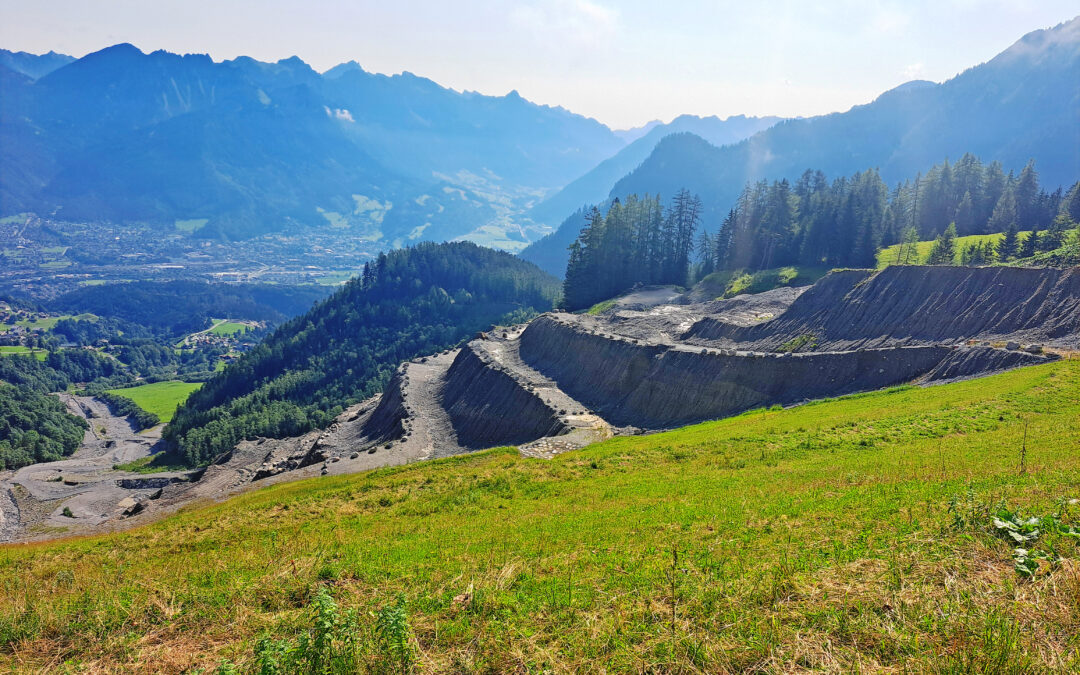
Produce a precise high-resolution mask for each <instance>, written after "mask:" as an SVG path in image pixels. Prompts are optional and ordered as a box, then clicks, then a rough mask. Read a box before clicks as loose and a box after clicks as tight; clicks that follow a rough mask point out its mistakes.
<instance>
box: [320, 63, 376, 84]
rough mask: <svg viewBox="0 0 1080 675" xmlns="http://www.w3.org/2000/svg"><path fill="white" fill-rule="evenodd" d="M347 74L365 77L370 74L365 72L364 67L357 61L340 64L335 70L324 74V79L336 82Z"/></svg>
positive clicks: (331, 69) (332, 69)
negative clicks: (357, 74)
mask: <svg viewBox="0 0 1080 675" xmlns="http://www.w3.org/2000/svg"><path fill="white" fill-rule="evenodd" d="M346 73H361V74H364V75H367V74H368V72H367V71H366V70H364V68H363V66H361V65H360V64H359V63H357V62H356V61H346V62H345V63H339V64H337V65H336V66H334V67H333V68H330V69H329V70H326V71H324V72H323V73H322V76H323V78H324V79H327V80H336V79H337V78H339V77H341V76H342V75H344V74H346Z"/></svg>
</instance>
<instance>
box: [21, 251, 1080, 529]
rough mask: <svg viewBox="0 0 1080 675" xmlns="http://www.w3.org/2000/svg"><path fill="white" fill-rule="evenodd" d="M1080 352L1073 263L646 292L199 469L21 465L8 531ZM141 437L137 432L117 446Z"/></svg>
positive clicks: (437, 358) (98, 520) (486, 348)
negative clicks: (714, 292)
mask: <svg viewBox="0 0 1080 675" xmlns="http://www.w3.org/2000/svg"><path fill="white" fill-rule="evenodd" d="M1078 348H1080V268H1072V269H1065V270H1060V269H1021V268H1008V267H987V268H958V267H919V266H896V267H889V268H886V269H884V270H881V271H871V270H844V271H835V272H832V273H830V274H828V275H827V276H826V277H824V278H823V279H821V280H820V281H818V282H817V283H816V284H814V285H813V286H809V287H804V288H779V289H776V290H772V291H768V292H765V293H760V294H756V295H744V296H737V297H735V298H731V299H723V300H714V301H710V302H695V301H691V298H690V296H688V295H686V294H680V293H675V292H671V291H670V289H668V290H665V291H664V292H657V291H656V290H655V289H644V290H642V291H640V292H635V293H630V294H628V295H627V296H625V297H623V298H620V299H619V300H618V301H617V302H615V303H614V305H613V306H612V307H610V308H609V309H607V310H606V311H603V312H599V313H597V314H595V315H594V314H587V313H586V314H570V313H562V312H551V313H547V314H543V315H541V316H539V317H537V318H536V319H534V320H532V321H531V322H529V323H527V324H522V325H517V326H510V327H496V328H493V329H491V330H489V331H486V332H482V333H480V334H478V335H476V336H475V338H474V339H472V340H470V341H468V342H467V343H466V344H464V345H462V346H461V347H460V348H458V349H455V350H450V351H446V352H442V353H440V354H434V355H431V356H427V357H423V358H419V359H414V360H412V361H409V362H406V363H403V364H401V366H399V368H398V369H397V371H396V372H395V373H394V375H393V377H392V378H391V380H390V382H389V383H388V385H387V386H386V388H385V390H384V391H383V393H382V394H381V395H378V396H375V397H373V398H371V399H368V400H366V401H364V402H362V403H359V404H357V405H354V406H352V407H350V408H348V409H347V410H345V411H344V412H343V413H342V414H341V415H340V416H338V417H337V419H336V420H335V421H334V422H333V423H332V424H331V425H330V426H329V427H328V428H326V429H322V430H317V431H312V432H310V433H308V434H305V435H303V436H300V437H295V438H286V439H263V438H260V439H255V440H250V441H243V442H241V443H240V444H238V445H237V446H236V447H235V448H234V449H233V450H232V451H231V452H229V453H226V454H225V455H223V456H221V457H219V458H217V460H216V461H215V462H214V463H212V464H211V465H210V466H209V467H207V468H206V469H205V471H199V472H194V473H189V474H184V475H172V474H155V475H154V477H155V478H157V479H158V480H150V478H151V477H149V476H137V475H132V474H126V473H123V472H117V471H115V470H113V469H112V468H111V467H112V464H113V462H115V461H117V459H118V457H114V455H115V452H116V451H115V450H114V449H113V448H105V447H104V446H103V445H102V444H101V443H98V444H97V446H95V447H98V451H97V452H96V456H97V457H100V459H93V460H90V461H88V460H86V459H81V461H79V462H76V460H71V461H72V462H75V463H76V464H78V465H77V466H76V465H75V464H73V465H72V467H71V468H70V469H69V471H74V470H75V469H78V471H79V473H80V474H81V475H85V474H93V478H92V479H91V478H85V477H84V478H81V479H79V480H78V481H76V482H73V483H72V484H70V485H69V484H68V483H69V482H70V481H68V480H65V479H58V477H60V476H61V474H60V473H57V470H56V468H55V467H51V466H50V465H36V466H34V467H27V468H25V469H23V470H21V471H20V472H18V474H17V475H16V476H14V477H12V478H8V479H7V481H6V482H4V483H0V487H4V486H7V488H8V489H7V490H0V498H6V499H5V501H4V502H3V503H4V504H5V506H4V509H3V512H4V513H5V515H4V516H3V517H4V521H0V535H2V536H3V537H6V538H7V539H8V540H17V539H32V538H41V537H43V536H45V535H47V534H48V533H49V530H48V528H49V527H54V528H55V527H57V526H60V525H64V526H65V527H67V530H66V531H67V532H69V533H72V534H74V533H79V532H84V531H99V530H101V529H106V528H110V527H126V526H129V525H131V524H134V523H138V522H145V521H146V520H148V519H150V518H153V517H155V516H156V515H160V514H163V513H168V512H170V511H173V510H175V509H176V508H178V507H179V506H181V505H183V504H186V503H190V502H192V501H193V500H205V499H220V498H223V497H225V496H227V495H229V494H233V493H236V492H239V491H243V490H246V489H249V488H251V487H257V486H260V485H267V484H271V483H276V482H281V481H286V480H294V479H298V478H304V477H311V476H318V475H326V474H345V473H355V472H359V471H365V470H370V469H376V468H380V467H385V466H393V465H400V464H407V463H411V462H418V461H423V460H428V459H437V458H441V457H449V456H453V455H458V454H462V453H467V452H472V451H476V450H481V449H485V448H491V447H497V446H515V447H517V448H518V449H519V451H520V452H521V453H522V454H523V455H526V456H530V457H538V458H550V457H552V456H554V455H556V454H559V453H562V452H567V451H571V450H574V449H576V448H581V447H584V446H585V445H588V444H590V443H594V442H597V441H600V440H604V439H606V438H610V437H612V436H617V435H632V434H642V433H650V432H655V431H660V430H664V429H670V428H674V427H678V426H682V425H686V424H691V423H695V422H701V421H705V420H711V419H717V418H722V417H728V416H732V415H737V414H739V413H741V412H744V411H747V410H751V409H755V408H761V407H770V406H777V405H779V406H792V405H799V404H801V403H804V402H807V401H810V400H814V399H821V398H826V397H834V396H840V395H845V394H851V393H856V392H864V391H871V390H876V389H882V388H887V387H894V386H899V385H932V384H935V383H940V382H947V381H953V380H957V379H964V378H972V377H978V376H982V375H986V374H990V373H993V372H998V371H1002V370H1006V369H1011V368H1018V367H1022V366H1029V365H1037V364H1041V363H1047V362H1049V361H1052V360H1055V359H1058V358H1062V355H1071V354H1072V352H1073V351H1075V350H1077V349H1078ZM70 405H72V406H73V407H75V408H78V406H79V405H82V406H83V407H84V408H85V406H86V405H88V404H87V403H86V402H78V401H72V402H70ZM98 414H100V415H102V416H105V415H107V413H106V412H104V411H99V413H98ZM87 433H88V435H92V434H91V432H89V431H88V432H87ZM151 446H152V443H151V442H149V441H148V440H146V439H145V438H144V439H141V440H140V439H139V438H138V437H136V436H134V435H132V438H131V440H130V441H128V442H126V443H125V444H124V447H125V448H126V450H125V451H124V452H125V454H124V457H123V458H119V459H123V460H130V459H134V458H136V456H137V455H139V454H140V453H142V454H147V453H149V452H151ZM80 452H82V451H80ZM91 454H95V453H91ZM79 457H80V458H82V457H83V455H80V456H79ZM54 464H61V463H54ZM95 485H96V486H99V487H100V489H95V488H94V486H95ZM101 486H103V487H101ZM8 501H10V502H12V503H11V504H7V502H8ZM35 504H36V505H35ZM72 504H74V506H72ZM65 508H67V509H68V510H67V511H66V512H65V511H64V509H65ZM64 513H70V514H71V515H67V516H65V515H63V514H64ZM20 514H21V515H20ZM35 528H36V529H35ZM53 536H55V534H54V535H53Z"/></svg>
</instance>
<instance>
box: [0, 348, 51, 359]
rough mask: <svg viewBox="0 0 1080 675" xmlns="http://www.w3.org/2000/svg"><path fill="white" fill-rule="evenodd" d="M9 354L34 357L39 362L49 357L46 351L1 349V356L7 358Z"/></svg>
mask: <svg viewBox="0 0 1080 675" xmlns="http://www.w3.org/2000/svg"><path fill="white" fill-rule="evenodd" d="M8 354H21V355H23V356H28V355H31V354H32V355H33V356H34V358H36V359H37V360H38V361H44V360H45V357H46V356H48V355H49V352H48V350H46V349H31V348H29V347H19V346H15V347H11V346H4V347H0V356H7V355H8Z"/></svg>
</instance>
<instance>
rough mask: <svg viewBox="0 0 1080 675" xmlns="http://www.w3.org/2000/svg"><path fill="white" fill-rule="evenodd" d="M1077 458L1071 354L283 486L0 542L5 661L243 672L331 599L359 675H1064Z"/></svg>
mask: <svg viewBox="0 0 1080 675" xmlns="http://www.w3.org/2000/svg"><path fill="white" fill-rule="evenodd" d="M1078 447H1080V360H1074V361H1071V362H1070V361H1063V362H1058V363H1055V364H1049V365H1045V366H1038V367H1032V368H1026V369H1021V370H1016V371H1013V372H1009V373H1005V374H1001V375H996V376H993V377H989V378H985V379H980V380H973V381H968V382H961V383H955V384H948V385H942V386H936V387H929V388H911V387H902V388H896V389H892V390H889V391H883V392H877V393H871V394H862V395H855V396H850V397H845V398H841V399H836V400H830V401H824V402H817V403H813V404H809V405H805V406H801V407H797V408H792V409H788V410H779V409H776V410H768V411H757V412H751V413H747V414H745V415H742V416H739V417H735V418H730V419H727V420H722V421H719V422H711V423H706V424H701V425H696V426H692V427H687V428H684V429H680V430H676V431H672V432H668V433H663V434H656V435H650V436H637V437H623V438H616V439H613V440H611V441H607V442H604V443H601V444H598V445H595V446H591V447H589V448H586V449H584V450H582V451H577V452H572V453H568V454H565V455H561V456H559V457H556V458H555V459H554V460H551V461H544V460H536V459H525V458H522V457H520V456H519V455H518V454H517V453H516V452H514V451H511V450H493V451H489V452H484V453H479V454H473V455H465V456H460V457H455V458H450V459H446V460H440V461H436V462H428V463H420V464H413V465H410V466H405V467H398V468H393V469H382V470H378V471H374V472H369V473H365V474H359V475H354V476H345V477H327V478H321V479H313V480H307V481H302V482H295V483H290V484H283V485H278V486H274V487H270V488H267V489H263V490H260V491H256V492H252V493H248V494H245V495H242V496H239V497H235V498H233V499H231V500H229V501H227V502H224V503H220V504H214V505H210V506H206V507H202V508H194V509H189V510H186V511H184V512H182V513H180V514H179V515H176V516H173V517H170V518H168V519H167V520H163V521H160V522H158V523H155V524H152V525H149V526H146V527H143V528H141V529H138V530H134V531H130V532H126V533H116V534H109V535H103V536H97V537H91V538H85V539H80V540H75V541H62V542H54V543H44V544H36V545H27V546H10V547H7V548H0V662H3V661H6V662H7V664H8V665H10V666H11V667H12V668H14V669H23V670H28V671H29V670H34V669H44V670H49V669H56V668H59V667H60V664H67V665H66V666H65V667H66V668H67V669H69V670H71V671H78V670H80V669H86V670H95V671H119V670H125V671H126V670H138V671H140V672H180V671H181V670H183V669H188V668H197V667H202V668H208V669H211V670H212V669H214V668H216V667H217V665H218V664H219V663H220V662H221V661H222V660H223V659H228V660H231V661H232V662H234V663H237V664H239V666H240V669H241V671H243V672H249V671H250V668H252V667H253V665H254V664H253V662H252V658H253V656H252V655H253V653H254V651H253V650H254V649H255V645H256V642H257V641H258V639H259V638H260V637H261V636H271V637H273V638H275V639H289V640H295V639H296V638H297V636H299V635H301V634H308V633H309V631H312V630H315V631H316V632H315V633H313V634H312V640H313V641H312V642H311V643H310V644H311V645H319V644H325V641H323V642H320V641H319V640H320V636H325V635H327V634H328V632H329V633H333V631H331V630H329V629H327V626H328V625H329V623H328V621H316V620H314V619H313V618H312V611H313V610H312V602H313V599H314V601H315V602H316V604H318V605H320V606H322V607H324V608H325V607H326V606H327V598H332V599H333V600H334V601H335V602H336V603H337V604H338V605H340V606H341V607H342V608H347V609H356V610H359V614H357V615H356V616H355V617H354V619H355V624H356V628H355V633H354V635H355V642H354V643H353V647H354V648H355V649H356V650H357V651H358V656H357V658H358V659H359V661H360V665H361V669H362V670H367V671H376V670H378V669H379V668H384V669H385V670H384V672H401V670H399V669H397V668H398V667H399V666H400V665H401V664H402V663H403V664H404V665H405V666H408V665H409V661H410V660H411V661H412V662H413V663H414V664H415V671H416V672H460V673H466V672H484V673H502V672H535V673H540V672H554V673H571V672H578V671H581V670H589V671H605V670H606V671H608V672H685V673H693V672H745V671H751V672H792V671H803V670H821V671H830V672H874V671H880V670H888V671H891V672H901V671H902V672H928V671H930V672H956V673H959V672H971V673H975V672H986V673H989V672H993V673H1005V672H1010V673H1011V672H1015V673H1027V672H1030V673H1036V672H1038V673H1041V672H1055V671H1056V672H1077V669H1078V668H1080V563H1078V557H1080V551H1078V547H1077V536H1076V535H1075V534H1069V530H1068V528H1069V527H1070V526H1074V525H1076V524H1077V521H1078V515H1080V504H1078V503H1076V502H1075V501H1073V500H1075V499H1077V498H1080V452H1078ZM1006 509H1008V510H1011V511H1010V512H1008V513H1006V511H1005V510H1006ZM1017 514H1019V515H1017ZM1028 516H1039V517H1044V516H1045V518H1043V519H1042V520H1040V521H1039V524H1038V527H1039V528H1040V529H1041V536H1038V538H1029V537H1028V534H1025V533H1029V532H1030V529H1031V527H1032V526H1029V525H1027V524H1025V523H1026V518H1027V517H1028ZM995 518H997V519H998V520H997V522H998V523H1004V525H1002V526H1001V527H1000V528H999V527H998V526H995V520H994V519H995ZM1017 522H1019V523H1020V524H1019V525H1017V524H1015V523H1017ZM1006 526H1008V527H1012V528H1014V531H1015V533H1016V536H1018V537H1020V538H1022V539H1025V543H1023V548H1024V549H1025V550H1026V551H1027V553H1026V554H1025V556H1023V557H1022V559H1016V558H1015V557H1014V556H1016V555H1018V554H1016V552H1015V549H1017V548H1018V544H1017V543H1016V542H1015V541H1013V540H1012V539H1011V538H1010V537H1009V536H1008V530H1007V527H1006ZM1040 555H1044V556H1045V557H1046V558H1053V562H1051V561H1050V560H1043V561H1042V562H1041V564H1040V567H1039V569H1038V573H1037V574H1036V575H1035V576H1034V577H1033V578H1027V577H1024V576H1022V575H1021V574H1019V573H1018V572H1017V569H1016V566H1017V565H1027V566H1028V567H1030V565H1031V560H1033V559H1037V558H1038V557H1039V556H1040ZM399 603H401V604H400V605H399ZM387 607H390V609H385V608H387ZM398 607H400V608H402V610H403V611H399V610H398V609H396V608H398ZM380 609H382V610H383V611H382V612H381V613H380V614H379V615H378V616H379V618H378V619H376V616H375V614H373V612H378V611H379V610H380ZM327 616H329V614H328V612H327V611H325V609H324V611H323V614H322V617H323V618H324V619H326V617H327ZM387 617H390V618H389V619H387ZM395 617H396V620H395ZM403 617H407V622H408V630H406V627H405V625H404V620H403ZM320 627H321V628H322V629H326V630H321V629H320ZM392 636H397V638H400V640H398V639H397V638H393V639H391V638H392ZM278 646H281V645H278ZM278 646H275V644H274V643H271V642H263V647H262V649H261V651H262V653H271V652H273V653H277V652H275V650H277V649H278ZM331 646H332V647H333V646H336V647H342V648H344V647H345V646H346V645H344V644H343V643H341V642H333V643H331ZM395 646H396V647H395ZM314 648H315V647H310V646H309V647H308V648H307V649H308V650H309V651H310V650H311V649H314ZM398 648H400V649H398ZM264 665H265V664H264ZM406 669H407V668H406ZM264 672H278V671H273V670H264Z"/></svg>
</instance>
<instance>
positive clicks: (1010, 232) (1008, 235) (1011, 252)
mask: <svg viewBox="0 0 1080 675" xmlns="http://www.w3.org/2000/svg"><path fill="white" fill-rule="evenodd" d="M1018 238H1019V235H1018V234H1017V231H1016V223H1013V224H1012V225H1009V229H1007V230H1005V236H1004V237H1002V238H1001V241H999V242H998V245H997V259H998V260H1000V261H1001V262H1008V261H1010V260H1012V259H1013V258H1015V257H1016V254H1017V253H1018V252H1019V245H1020V243H1019V240H1018Z"/></svg>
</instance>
